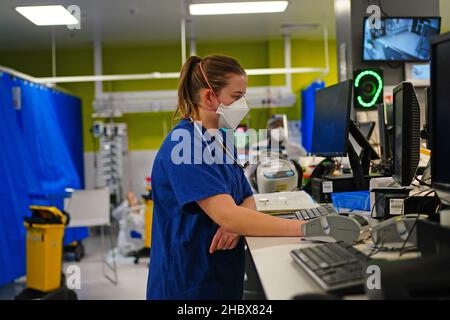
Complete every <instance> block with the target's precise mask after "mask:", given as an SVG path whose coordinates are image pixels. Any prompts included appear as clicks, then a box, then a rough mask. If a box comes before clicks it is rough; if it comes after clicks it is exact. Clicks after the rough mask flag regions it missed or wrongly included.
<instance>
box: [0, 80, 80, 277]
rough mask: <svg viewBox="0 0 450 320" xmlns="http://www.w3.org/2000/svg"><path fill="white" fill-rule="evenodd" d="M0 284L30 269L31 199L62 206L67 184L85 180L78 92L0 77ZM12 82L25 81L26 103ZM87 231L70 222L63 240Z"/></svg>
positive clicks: (77, 186)
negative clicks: (16, 101)
mask: <svg viewBox="0 0 450 320" xmlns="http://www.w3.org/2000/svg"><path fill="white" fill-rule="evenodd" d="M0 80H1V81H0V197H1V198H0V201H1V202H0V241H1V242H0V285H2V284H4V283H7V282H9V281H11V280H13V279H15V278H17V277H19V276H22V275H24V273H25V229H24V227H23V216H24V215H26V214H29V212H28V206H29V205H30V204H41V205H55V206H57V207H59V208H60V209H62V207H63V194H64V193H65V189H66V188H69V187H70V188H74V189H81V188H83V186H84V182H83V178H84V169H83V146H82V132H81V131H82V128H81V104H80V100H79V99H78V98H76V97H73V96H70V95H67V94H63V93H60V92H57V91H55V90H52V89H49V88H45V87H42V86H38V85H35V84H31V83H29V82H26V81H23V80H20V79H14V80H12V79H11V77H10V76H9V75H7V74H1V77H0ZM12 87H20V93H21V94H20V97H21V99H20V100H21V108H20V110H15V109H14V106H13V98H12ZM86 236H87V228H67V229H66V232H65V237H64V244H68V243H70V242H72V241H73V240H81V239H83V238H84V237H86Z"/></svg>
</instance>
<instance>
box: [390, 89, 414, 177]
mask: <svg viewBox="0 0 450 320" xmlns="http://www.w3.org/2000/svg"><path fill="white" fill-rule="evenodd" d="M419 158H420V107H419V102H418V100H417V97H416V93H415V91H414V88H413V86H412V84H411V83H409V82H402V83H400V84H399V85H398V86H396V87H395V88H394V174H393V177H394V179H395V181H396V182H397V183H398V184H400V185H401V186H409V185H410V184H411V182H412V180H413V179H414V175H415V174H416V170H417V166H418V165H419Z"/></svg>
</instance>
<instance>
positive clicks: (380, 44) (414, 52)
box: [363, 17, 441, 62]
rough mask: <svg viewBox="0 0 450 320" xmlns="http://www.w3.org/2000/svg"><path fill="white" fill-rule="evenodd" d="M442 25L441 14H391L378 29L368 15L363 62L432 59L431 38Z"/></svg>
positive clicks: (382, 20) (365, 24)
mask: <svg viewBox="0 0 450 320" xmlns="http://www.w3.org/2000/svg"><path fill="white" fill-rule="evenodd" d="M440 25H441V18H440V17H389V18H381V21H380V25H379V27H380V28H378V29H377V28H375V27H374V26H373V24H372V20H370V19H368V18H367V17H366V18H365V19H364V30H363V36H364V39H363V61H402V62H405V61H429V60H430V38H431V37H433V36H435V35H438V34H439V32H440Z"/></svg>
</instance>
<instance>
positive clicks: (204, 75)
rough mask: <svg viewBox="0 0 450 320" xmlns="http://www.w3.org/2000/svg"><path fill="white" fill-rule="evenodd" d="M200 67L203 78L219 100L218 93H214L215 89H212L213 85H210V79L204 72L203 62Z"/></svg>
mask: <svg viewBox="0 0 450 320" xmlns="http://www.w3.org/2000/svg"><path fill="white" fill-rule="evenodd" d="M199 66H200V71H201V72H202V75H203V78H204V79H205V81H206V84H207V85H208V87H209V89H210V90H211V91H212V93H213V95H214V96H215V97H216V98H217V100H219V97H218V96H217V95H216V93H215V92H214V90H213V88H212V87H211V84H210V83H209V81H208V78H207V77H206V73H205V71H204V70H203V67H202V62H201V61H200V62H199ZM219 102H220V100H219Z"/></svg>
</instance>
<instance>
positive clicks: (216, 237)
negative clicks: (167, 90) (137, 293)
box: [147, 55, 303, 300]
mask: <svg viewBox="0 0 450 320" xmlns="http://www.w3.org/2000/svg"><path fill="white" fill-rule="evenodd" d="M246 89H247V76H246V74H245V71H244V70H243V68H242V67H241V66H240V64H239V62H237V61H236V60H235V59H233V58H230V57H227V56H221V55H212V56H208V57H205V58H203V59H200V58H199V57H195V56H193V57H190V58H189V59H188V60H187V61H186V63H185V64H184V66H183V68H182V70H181V75H180V82H179V88H178V106H177V111H176V115H179V116H180V117H181V121H180V122H179V123H178V124H177V125H176V126H175V127H174V128H173V129H172V131H171V132H170V133H169V135H168V136H167V137H166V139H165V140H164V142H163V143H162V145H161V148H160V149H159V151H158V154H157V156H156V158H155V160H154V164H153V169H152V195H153V202H154V209H153V227H152V246H151V247H152V251H151V258H150V269H149V277H148V285H147V299H176V300H179V299H241V298H242V293H243V281H244V263H245V258H244V239H243V238H242V237H241V236H245V235H251V236H301V224H302V223H303V222H302V221H297V220H287V219H281V218H277V217H273V216H269V215H266V214H263V213H260V212H258V211H256V205H255V201H254V199H253V195H252V191H251V188H250V186H249V184H248V182H247V180H246V178H245V176H244V172H243V165H242V164H241V163H239V162H238V161H237V160H236V157H235V151H234V149H233V148H232V147H229V145H227V144H226V141H228V140H227V139H226V136H227V134H225V133H224V130H223V129H224V128H226V129H236V127H237V125H238V124H239V122H240V121H241V120H242V119H243V118H244V117H245V115H246V113H247V112H248V107H247V104H246V102H245V98H244V95H245V92H246ZM227 131H228V132H231V133H232V131H231V130H227Z"/></svg>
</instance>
